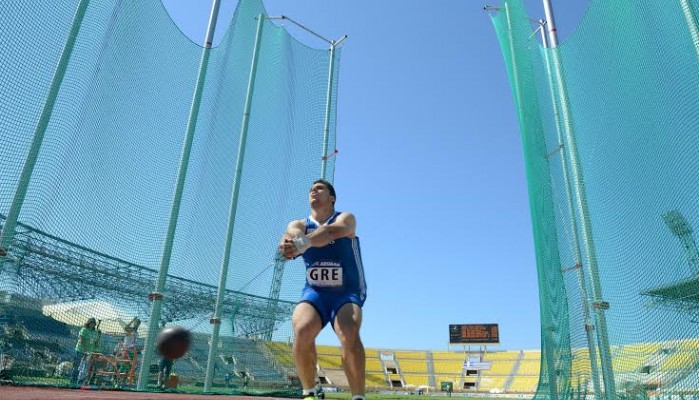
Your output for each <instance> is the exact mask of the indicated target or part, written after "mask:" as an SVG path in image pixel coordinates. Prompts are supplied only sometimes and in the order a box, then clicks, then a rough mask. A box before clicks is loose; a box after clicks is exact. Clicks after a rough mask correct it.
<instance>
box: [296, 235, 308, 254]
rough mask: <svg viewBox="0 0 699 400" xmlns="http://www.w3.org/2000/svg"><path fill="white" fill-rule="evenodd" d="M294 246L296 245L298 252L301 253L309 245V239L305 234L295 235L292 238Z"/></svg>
mask: <svg viewBox="0 0 699 400" xmlns="http://www.w3.org/2000/svg"><path fill="white" fill-rule="evenodd" d="M294 247H296V250H298V251H299V253H301V254H303V252H305V251H306V250H308V249H309V248H310V247H311V239H309V238H307V237H305V236H301V237H297V238H296V239H294Z"/></svg>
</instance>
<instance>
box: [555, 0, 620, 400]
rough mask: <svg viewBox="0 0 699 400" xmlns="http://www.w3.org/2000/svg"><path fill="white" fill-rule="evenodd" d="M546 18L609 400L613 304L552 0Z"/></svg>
mask: <svg viewBox="0 0 699 400" xmlns="http://www.w3.org/2000/svg"><path fill="white" fill-rule="evenodd" d="M543 2H544V11H545V13H546V20H547V21H548V24H550V25H549V29H548V31H549V37H550V40H551V57H552V64H553V69H554V74H555V78H556V83H557V87H558V99H559V102H560V104H561V114H562V115H561V117H562V126H563V131H564V133H565V139H566V142H567V143H566V146H565V147H566V148H567V150H568V151H567V156H568V158H569V161H570V167H571V172H572V183H573V188H574V190H575V199H576V206H577V210H578V215H579V218H580V227H581V233H582V241H583V247H584V248H585V254H586V256H587V262H588V269H589V271H590V284H591V287H592V296H593V298H592V308H593V310H594V312H595V319H596V322H597V324H596V328H597V342H598V346H599V351H600V361H601V366H602V380H603V381H604V391H605V397H606V399H608V400H612V399H615V398H616V383H615V381H614V369H613V367H612V358H611V352H610V349H609V336H608V332H607V319H606V316H605V311H606V310H607V309H608V308H609V303H607V302H605V301H603V297H602V286H601V282H600V276H599V269H598V265H597V251H596V249H595V243H594V240H593V236H592V223H591V221H590V212H589V210H588V207H587V193H586V191H585V181H584V179H583V173H582V166H581V164H580V160H579V155H578V148H577V142H576V140H575V132H574V129H573V121H572V116H571V113H570V106H569V101H568V92H567V90H566V88H565V84H564V82H563V71H562V68H561V60H560V55H559V52H558V34H557V33H556V25H555V20H554V13H553V7H552V6H551V0H543Z"/></svg>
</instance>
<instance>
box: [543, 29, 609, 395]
mask: <svg viewBox="0 0 699 400" xmlns="http://www.w3.org/2000/svg"><path fill="white" fill-rule="evenodd" d="M539 25H540V30H541V42H542V44H543V47H544V50H543V52H544V63H545V65H546V77H547V79H548V84H549V89H550V95H551V103H552V107H553V117H554V121H555V125H556V134H557V139H558V150H559V151H560V152H561V154H560V158H561V170H562V173H563V182H564V184H565V189H566V200H567V204H568V218H569V220H570V226H571V231H572V233H573V243H574V245H573V253H574V257H575V265H573V267H572V268H573V269H575V270H576V272H577V277H578V288H579V290H580V297H581V298H582V311H583V318H584V320H585V321H584V325H585V326H584V329H585V336H586V338H587V348H588V350H589V357H590V372H591V374H592V386H593V388H594V391H595V398H596V399H598V400H599V399H601V393H600V386H599V370H598V366H597V348H596V347H597V346H596V345H595V340H594V336H593V333H592V331H593V330H594V325H593V324H592V319H591V317H590V298H589V297H588V293H587V283H586V282H585V273H584V271H583V265H582V252H581V250H580V238H579V236H578V222H577V220H576V218H575V206H574V201H573V191H572V189H571V187H570V172H569V171H568V164H567V163H566V148H565V146H564V144H563V132H562V129H561V117H560V111H559V106H558V101H557V97H556V89H555V85H554V83H553V76H552V72H551V63H550V60H549V54H548V50H547V48H548V47H549V45H548V39H547V34H546V29H545V25H546V22H545V21H544V20H539Z"/></svg>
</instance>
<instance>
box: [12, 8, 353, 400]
mask: <svg viewBox="0 0 699 400" xmlns="http://www.w3.org/2000/svg"><path fill="white" fill-rule="evenodd" d="M202 6H204V7H205V6H206V5H204V4H203V3H202ZM260 14H261V15H265V10H264V7H263V4H262V2H261V0H241V1H240V2H239V4H238V6H237V9H236V12H235V15H234V18H233V19H232V21H231V22H230V24H229V25H228V26H227V27H226V26H223V25H221V24H219V30H222V29H225V32H226V33H225V36H223V38H222V40H221V43H220V44H218V45H216V46H215V47H214V48H211V49H210V50H206V52H207V53H208V54H207V55H206V57H204V56H203V54H204V52H205V50H204V48H203V47H202V46H201V45H199V44H197V43H194V42H193V41H192V40H191V39H190V38H188V37H186V36H185V35H184V34H183V33H182V32H181V31H180V30H179V29H178V27H177V26H176V24H175V23H174V22H173V21H172V20H171V19H170V17H169V15H168V12H167V10H166V9H165V7H164V6H163V5H162V4H161V2H160V1H137V2H133V1H122V0H104V1H92V2H89V1H86V0H82V1H79V0H70V1H60V2H50V3H48V2H44V3H41V2H26V1H15V0H9V1H3V2H1V3H0V171H2V172H1V173H0V214H1V215H0V226H2V228H3V231H2V232H3V239H4V242H3V245H2V246H0V247H2V248H3V249H2V250H0V295H1V297H0V299H2V300H1V301H0V318H1V320H0V328H2V331H0V339H2V340H0V342H1V343H0V344H1V345H2V349H1V352H0V354H2V356H3V357H2V360H3V365H2V368H0V370H2V371H4V374H5V375H6V376H7V375H9V374H11V379H12V381H13V382H14V383H19V384H22V383H27V384H37V383H39V384H51V385H69V384H70V374H71V373H72V369H71V366H70V365H68V364H66V363H65V362H68V363H70V362H72V361H73V354H74V348H75V345H76V337H77V333H78V329H79V328H80V326H81V325H82V324H84V323H85V322H86V319H87V318H89V317H95V318H97V319H98V320H100V321H101V325H100V330H101V331H102V336H101V340H100V345H99V348H98V349H97V352H99V353H100V354H102V355H101V356H99V357H98V356H95V359H94V360H93V363H92V366H93V372H94V373H93V374H92V375H91V378H90V377H88V378H86V379H85V380H83V383H89V384H93V385H98V386H110V385H115V386H121V387H138V386H143V388H145V389H153V388H154V387H155V386H154V385H155V383H156V382H155V380H156V373H157V371H155V367H154V365H155V364H157V362H158V359H157V356H156V355H153V356H151V354H150V351H149V349H148V347H149V345H148V342H149V340H150V342H151V347H152V339H153V337H154V335H155V333H157V331H158V327H159V326H160V325H162V324H168V325H169V324H177V325H182V326H185V327H187V328H189V329H191V330H192V332H193V334H194V343H193V345H192V349H191V351H190V352H189V353H188V354H187V355H186V356H185V357H184V358H183V359H181V360H178V361H177V362H176V363H175V365H174V371H175V372H176V373H177V376H178V377H179V387H180V389H184V390H189V389H191V390H202V386H203V385H204V384H205V376H206V371H207V369H208V370H210V374H211V376H212V379H213V381H212V382H211V384H212V385H213V386H212V388H211V389H210V390H211V391H217V390H223V389H225V390H227V391H228V392H230V390H231V388H236V387H237V388H238V389H239V390H240V391H247V392H248V393H270V391H279V392H280V393H281V394H285V393H286V394H289V393H293V391H294V390H296V386H297V385H296V382H294V379H293V376H294V375H295V374H294V371H293V365H291V363H282V362H279V357H277V356H276V354H275V353H274V352H275V351H278V352H280V353H282V359H283V356H284V355H286V354H287V353H288V349H287V347H288V346H287V344H286V342H287V341H288V340H289V339H290V337H291V334H292V333H291V326H290V316H291V310H292V308H293V305H294V304H295V301H296V300H297V297H298V295H299V294H300V290H301V288H302V285H303V282H304V276H305V275H304V270H303V266H302V263H301V262H300V261H294V262H289V263H286V264H287V265H284V263H283V262H279V261H276V260H275V250H276V246H277V243H278V240H279V237H280V235H281V233H282V232H283V231H284V229H285V228H286V224H287V223H288V221H290V220H291V219H295V218H302V217H304V216H305V215H307V213H308V189H309V188H310V185H311V183H312V182H313V180H315V179H317V178H319V177H320V176H321V167H322V164H323V163H325V177H326V178H327V179H329V180H332V177H333V175H334V158H333V157H327V158H325V159H324V158H323V155H324V154H329V155H332V152H333V151H334V149H335V104H336V94H337V89H338V87H337V82H338V77H339V60H340V53H341V52H340V49H339V48H338V49H337V50H336V51H335V52H334V56H333V57H334V63H333V74H332V82H331V87H332V89H333V90H332V92H331V96H330V105H329V107H330V108H329V110H330V112H329V114H328V113H327V110H328V108H327V107H328V104H327V103H328V86H329V85H328V79H329V76H330V74H329V71H330V54H333V53H331V52H329V51H328V48H324V49H323V48H320V49H317V48H312V47H309V46H307V45H304V44H303V43H301V42H300V41H298V40H297V39H295V38H293V37H292V36H291V35H290V34H289V32H288V31H287V30H286V29H284V28H283V27H280V26H278V24H275V23H273V21H271V20H269V19H266V18H265V19H263V22H262V29H261V31H259V32H260V33H261V36H260V37H259V40H258V41H257V42H256V37H257V32H258V15H260ZM255 43H257V45H258V49H259V52H258V54H259V56H258V57H257V58H254V57H253V50H254V46H255ZM207 57H208V58H207ZM253 62H255V64H256V71H255V73H254V74H252V75H251V70H252V68H251V66H252V65H253ZM202 65H204V66H205V67H206V68H204V69H203V68H201V66H202ZM202 71H204V72H202ZM251 76H252V79H253V82H254V86H253V88H254V91H253V92H252V96H251V101H250V103H249V113H248V114H247V115H248V122H247V124H248V125H247V126H248V130H247V140H246V141H245V143H244V144H243V145H244V146H245V147H244V148H245V155H244V159H243V161H242V162H241V163H240V164H238V157H239V154H240V153H239V148H240V146H241V144H240V139H241V132H242V126H243V122H244V121H243V119H244V118H243V115H244V112H245V105H246V99H247V97H248V86H249V81H250V77H251ZM200 77H201V82H202V85H201V86H200V88H201V93H200V96H199V97H197V96H195V93H196V87H197V82H198V81H199V78H200ZM326 115H329V120H328V121H327V126H326ZM188 133H191V136H190V137H191V139H192V141H191V151H190V152H189V158H188V159H187V162H185V163H182V160H183V159H184V158H185V155H186V154H185V153H186V152H185V151H184V149H185V148H186V146H185V144H186V139H185V138H186V137H187V136H188ZM326 134H327V135H326ZM42 135H43V136H42ZM324 136H325V139H326V141H327V143H326V144H324ZM37 141H39V142H40V143H41V146H40V147H36V146H33V145H32V143H33V142H37ZM31 149H38V151H37V152H36V154H32V151H31ZM326 150H327V151H326ZM32 164H33V165H32ZM181 164H182V165H186V174H185V171H184V169H183V168H182V167H181ZM238 167H239V168H238ZM23 168H24V169H25V170H26V169H27V168H29V171H30V172H31V173H27V172H26V171H25V173H23V172H22V170H23ZM236 171H237V173H238V175H236ZM178 176H183V177H184V180H183V181H182V185H183V186H182V192H181V201H180V202H178V204H179V209H178V210H177V212H174V213H173V204H174V203H175V192H176V186H177V182H178ZM236 176H238V184H239V187H238V189H237V190H236V189H234V180H235V177H236ZM23 178H25V179H23ZM25 189H26V190H25ZM23 191H26V194H24V195H23ZM234 192H235V193H236V194H237V197H236V198H234V197H233V193H234ZM231 210H233V211H234V212H233V215H234V218H233V222H234V223H233V225H232V226H233V229H232V241H231V246H230V260H229V262H228V275H227V279H226V280H225V291H224V292H222V293H223V297H222V303H221V304H222V311H221V313H220V318H221V320H222V323H221V324H220V327H221V328H220V339H219V340H218V341H215V342H218V343H213V346H211V343H210V342H211V335H212V332H213V331H212V324H211V319H212V316H214V309H215V305H216V299H217V286H218V284H219V279H220V276H221V270H222V266H223V264H224V254H225V248H226V238H227V232H228V229H229V226H231V225H229V224H230V223H231V222H230V221H231V216H230V215H229V214H230V213H231ZM13 212H14V214H15V216H14V220H13V217H12V215H13ZM171 215H174V216H175V217H176V218H175V219H172V218H171ZM173 221H174V222H176V224H174V223H172V222H173ZM15 223H16V224H15ZM169 227H170V228H174V229H173V230H171V231H172V232H174V235H172V240H171V242H172V247H171V251H169V254H167V253H168V251H167V249H166V243H167V242H168V240H167V238H168V228H169ZM166 255H167V256H168V257H166ZM166 259H167V260H166ZM162 265H166V266H167V267H168V270H167V272H168V277H167V280H166V283H165V287H164V291H163V293H162V294H163V295H164V297H163V300H162V302H161V304H162V307H161V310H162V312H161V313H160V314H161V318H159V319H160V321H151V319H152V318H151V312H152V311H151V310H152V304H153V302H152V301H151V300H152V299H155V301H159V300H157V299H158V293H156V292H157V290H156V281H157V278H158V273H159V271H160V270H161V266H162ZM149 297H150V299H149ZM134 318H138V319H139V320H140V321H141V325H140V327H139V329H138V335H139V345H138V347H140V348H143V347H144V345H145V350H142V351H140V352H136V353H135V354H131V355H130V356H129V357H120V356H118V354H120V353H119V352H118V351H115V347H116V346H118V345H119V340H121V339H122V338H123V335H124V331H123V328H124V326H125V325H126V324H128V323H129V322H131V321H134ZM280 343H281V344H282V345H279V344H280ZM285 346H286V347H285ZM211 348H213V350H211ZM151 350H152V349H151ZM209 354H212V360H213V363H211V362H209V361H208V358H209ZM144 358H145V360H146V361H145V362H143V359H144ZM64 361H65V362H64ZM59 365H60V366H61V367H60V368H59ZM144 366H145V367H144ZM144 369H148V371H146V372H143V371H144ZM8 371H9V372H8ZM246 375H247V376H248V380H250V382H252V383H250V384H249V385H247V384H246V385H245V388H243V386H242V383H243V382H244V381H245V380H246V379H245V376H246ZM139 379H141V381H142V385H141V384H139ZM246 383H247V382H246ZM226 387H227V388H226Z"/></svg>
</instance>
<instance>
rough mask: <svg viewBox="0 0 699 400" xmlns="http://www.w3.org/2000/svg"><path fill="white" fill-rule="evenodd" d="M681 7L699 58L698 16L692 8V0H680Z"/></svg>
mask: <svg viewBox="0 0 699 400" xmlns="http://www.w3.org/2000/svg"><path fill="white" fill-rule="evenodd" d="M680 8H682V14H684V19H685V21H687V28H688V29H689V34H690V36H691V37H692V44H693V45H694V52H695V53H696V55H697V58H698V59H699V26H698V25H697V16H696V15H695V14H694V9H693V8H692V4H691V2H690V0H680Z"/></svg>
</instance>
